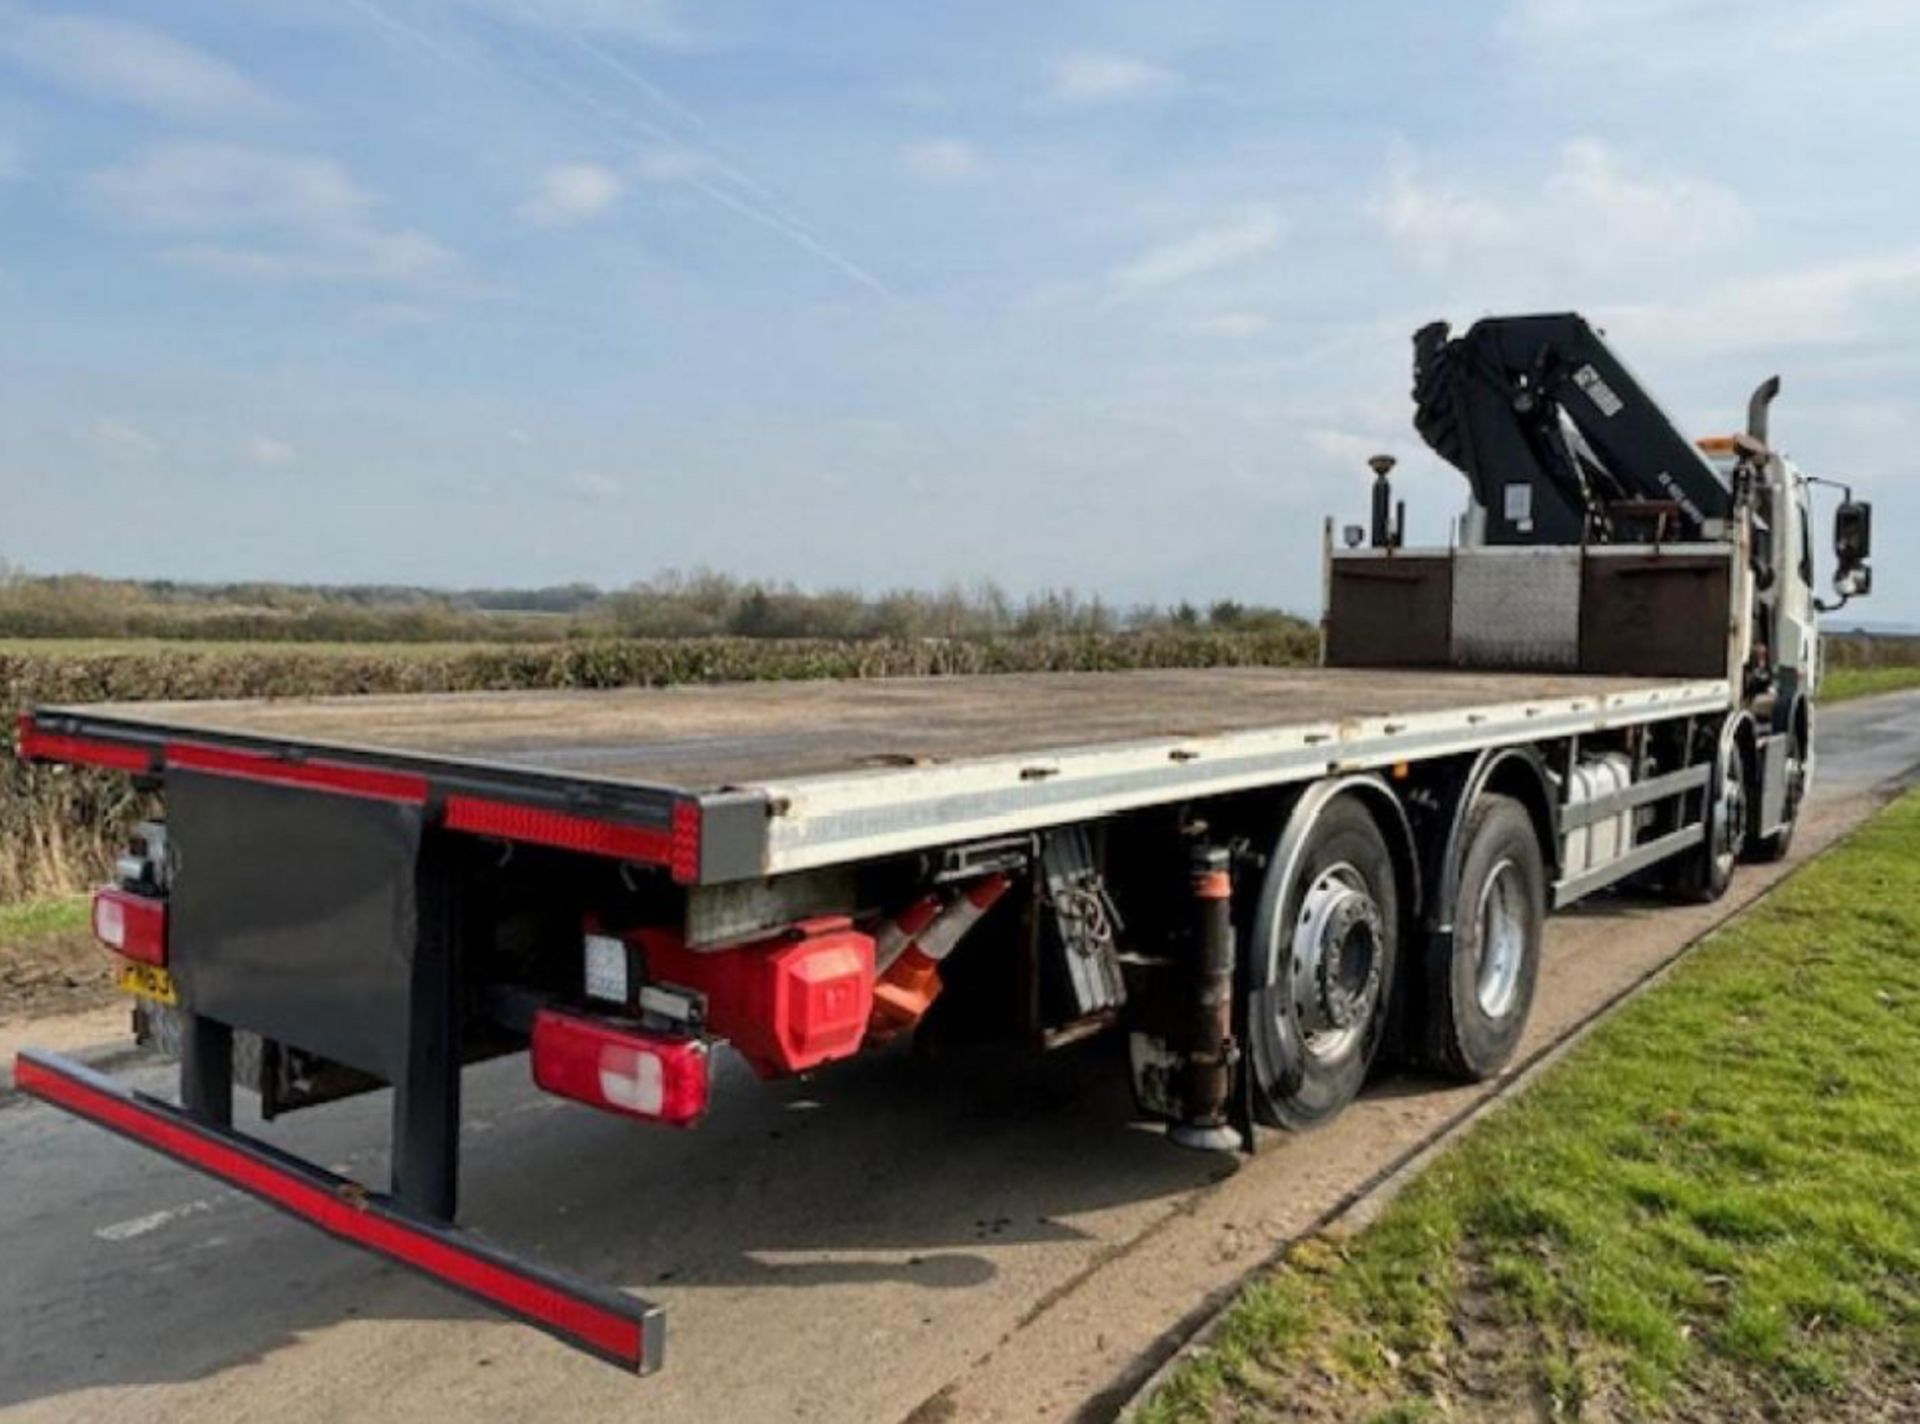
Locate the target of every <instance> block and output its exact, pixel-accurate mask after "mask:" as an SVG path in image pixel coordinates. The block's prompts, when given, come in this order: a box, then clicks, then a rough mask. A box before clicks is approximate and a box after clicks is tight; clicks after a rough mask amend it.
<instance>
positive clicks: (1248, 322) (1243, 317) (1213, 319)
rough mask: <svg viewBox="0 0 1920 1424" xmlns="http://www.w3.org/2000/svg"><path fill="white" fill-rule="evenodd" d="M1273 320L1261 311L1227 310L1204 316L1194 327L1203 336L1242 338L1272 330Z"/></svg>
mask: <svg viewBox="0 0 1920 1424" xmlns="http://www.w3.org/2000/svg"><path fill="white" fill-rule="evenodd" d="M1272 327H1273V322H1272V321H1271V320H1269V319H1268V318H1266V317H1264V316H1262V315H1261V314H1260V313H1259V312H1244V311H1227V312H1216V313H1215V314H1214V315H1212V316H1208V317H1202V318H1201V319H1200V320H1199V321H1196V322H1195V323H1194V324H1193V329H1194V330H1195V331H1196V332H1198V333H1199V334H1200V335H1202V336H1226V337H1233V338H1242V337H1249V336H1259V335H1260V334H1261V333H1263V332H1265V331H1268V330H1271V329H1272Z"/></svg>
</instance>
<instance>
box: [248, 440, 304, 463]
mask: <svg viewBox="0 0 1920 1424" xmlns="http://www.w3.org/2000/svg"><path fill="white" fill-rule="evenodd" d="M247 458H248V459H249V460H251V461H253V463H254V464H256V465H266V466H269V467H271V466H274V465H291V464H292V463H293V462H294V461H295V460H296V459H298V458H299V452H298V451H296V450H295V449H294V448H293V446H292V445H290V444H288V443H287V442H286V441H285V440H280V439H277V438H276V437H274V436H271V435H256V436H254V437H253V438H252V439H251V440H249V441H248V442H247Z"/></svg>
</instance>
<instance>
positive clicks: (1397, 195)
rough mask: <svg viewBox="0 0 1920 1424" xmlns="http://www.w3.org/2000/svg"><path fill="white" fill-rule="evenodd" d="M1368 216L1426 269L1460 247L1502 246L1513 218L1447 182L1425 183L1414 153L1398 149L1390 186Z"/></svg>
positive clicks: (1370, 205)
mask: <svg viewBox="0 0 1920 1424" xmlns="http://www.w3.org/2000/svg"><path fill="white" fill-rule="evenodd" d="M1367 213H1368V215H1369V216H1370V217H1371V218H1372V219H1373V220H1374V222H1375V223H1377V224H1378V225H1379V226H1380V228H1381V229H1382V230H1383V231H1384V232H1385V233H1386V234H1387V236H1388V238H1389V239H1391V240H1392V242H1393V243H1394V245H1395V246H1397V247H1399V248H1400V249H1401V250H1402V251H1403V252H1404V253H1406V254H1407V255H1408V256H1409V257H1411V258H1412V259H1413V260H1414V261H1415V262H1417V263H1418V264H1419V265H1421V266H1423V267H1428V268H1438V267H1444V266H1446V265H1447V264H1448V262H1450V261H1451V260H1452V259H1453V258H1454V256H1455V255H1457V254H1458V253H1459V252H1460V251H1461V250H1462V249H1468V248H1479V247H1485V246H1487V245H1489V244H1491V243H1497V242H1504V241H1505V240H1506V239H1507V237H1508V236H1509V235H1510V234H1511V233H1512V231H1513V228H1514V223H1513V220H1512V219H1511V218H1510V217H1509V216H1508V215H1507V213H1506V211H1505V210H1504V209H1503V208H1502V207H1501V206H1500V205H1499V204H1497V203H1495V202H1493V201H1491V200H1489V199H1486V198H1482V197H1478V196H1476V195H1474V194H1472V193H1469V192H1466V191H1465V190H1463V189H1462V188H1460V187H1458V186H1456V185H1452V184H1448V183H1445V182H1436V181H1433V180H1429V179H1425V178H1423V177H1422V176H1421V174H1420V172H1419V167H1418V164H1417V162H1416V160H1415V159H1414V156H1413V154H1412V152H1411V150H1409V149H1406V148H1404V147H1401V148H1397V149H1396V150H1395V152H1394V154H1393V157H1392V159H1391V160H1390V162H1389V165H1388V172H1387V181H1386V186H1385V187H1384V188H1383V189H1382V190H1381V191H1380V192H1378V193H1376V194H1375V195H1374V197H1373V198H1372V199H1371V200H1370V201H1369V202H1368V204H1367Z"/></svg>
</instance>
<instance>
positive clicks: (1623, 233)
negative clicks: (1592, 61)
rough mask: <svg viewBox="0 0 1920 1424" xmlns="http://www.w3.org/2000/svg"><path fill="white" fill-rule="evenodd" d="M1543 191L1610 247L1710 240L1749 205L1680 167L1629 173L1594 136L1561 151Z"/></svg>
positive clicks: (1721, 237)
mask: <svg viewBox="0 0 1920 1424" xmlns="http://www.w3.org/2000/svg"><path fill="white" fill-rule="evenodd" d="M1546 193H1547V198H1548V200H1549V201H1550V202H1552V203H1555V204H1559V205H1563V206H1565V207H1567V208H1570V209H1572V210H1573V211H1574V213H1575V215H1576V218H1578V219H1582V220H1584V221H1582V223H1581V228H1580V230H1581V231H1585V232H1587V233H1589V234H1592V235H1593V239H1594V240H1595V241H1597V242H1599V243H1601V244H1604V245H1605V246H1606V247H1608V248H1611V247H1614V246H1615V245H1617V244H1618V243H1620V242H1621V241H1623V240H1624V241H1626V242H1629V243H1631V244H1633V245H1635V246H1640V247H1657V248H1661V249H1665V250H1669V251H1670V250H1672V249H1673V248H1676V247H1689V248H1691V247H1704V246H1713V245H1716V244H1718V243H1720V242H1723V241H1725V240H1726V239H1727V238H1729V237H1732V236H1737V235H1738V234H1739V233H1741V232H1743V231H1744V230H1745V229H1746V227H1747V209H1746V205H1745V204H1743V203H1742V202H1741V201H1740V199H1739V198H1738V197H1736V196H1735V195H1734V194H1733V193H1732V192H1731V191H1730V190H1728V189H1726V188H1723V187H1721V186H1720V185H1719V184H1717V183H1709V182H1705V181H1703V180H1700V179H1696V178H1687V177H1684V176H1682V175H1679V174H1673V173H1647V174H1639V175H1636V174H1633V173H1630V172H1628V171H1627V168H1626V166H1625V164H1624V163H1623V162H1622V161H1621V159H1620V156H1619V155H1618V154H1617V153H1615V152H1614V151H1613V150H1612V149H1611V148H1609V147H1607V145H1606V144H1604V143H1601V142H1600V141H1599V140H1598V139H1592V138H1580V139H1575V140H1573V141H1572V142H1571V143H1568V144H1566V145H1565V146H1564V147H1563V148H1562V149H1561V150H1560V163H1559V166H1558V167H1557V168H1556V169H1555V170H1554V171H1553V174H1552V175H1551V176H1550V177H1549V178H1548V179H1547V185H1546Z"/></svg>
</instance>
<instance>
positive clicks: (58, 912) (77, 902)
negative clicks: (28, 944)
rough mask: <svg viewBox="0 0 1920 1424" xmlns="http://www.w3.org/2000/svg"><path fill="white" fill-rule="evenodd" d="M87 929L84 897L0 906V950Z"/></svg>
mask: <svg viewBox="0 0 1920 1424" xmlns="http://www.w3.org/2000/svg"><path fill="white" fill-rule="evenodd" d="M86 927H87V897H86V896H85V895H60V896H56V897H54V898H52V899H48V900H26V901H23V902H21V903H20V904H17V905H0V946H5V945H11V944H20V943H22V942H24V941H27V940H37V939H44V938H46V937H47V936H49V935H57V934H71V933H72V932H73V931H75V930H82V929H85V928H86Z"/></svg>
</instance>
